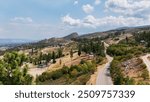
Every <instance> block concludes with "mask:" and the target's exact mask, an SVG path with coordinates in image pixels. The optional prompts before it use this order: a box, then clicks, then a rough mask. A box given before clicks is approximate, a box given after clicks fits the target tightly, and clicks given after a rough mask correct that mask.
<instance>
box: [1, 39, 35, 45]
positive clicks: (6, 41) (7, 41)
mask: <svg viewBox="0 0 150 102" xmlns="http://www.w3.org/2000/svg"><path fill="white" fill-rule="evenodd" d="M29 42H32V40H26V39H0V45H1V46H2V45H14V44H24V43H29Z"/></svg>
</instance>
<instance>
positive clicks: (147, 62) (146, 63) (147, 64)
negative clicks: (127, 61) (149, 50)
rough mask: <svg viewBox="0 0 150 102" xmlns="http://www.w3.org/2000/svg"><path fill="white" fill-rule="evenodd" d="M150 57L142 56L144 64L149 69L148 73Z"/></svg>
mask: <svg viewBox="0 0 150 102" xmlns="http://www.w3.org/2000/svg"><path fill="white" fill-rule="evenodd" d="M149 56H150V54H147V55H145V56H142V57H141V59H142V60H143V62H144V63H145V65H146V66H147V69H148V71H149V73H150V60H149V59H148V57H149Z"/></svg>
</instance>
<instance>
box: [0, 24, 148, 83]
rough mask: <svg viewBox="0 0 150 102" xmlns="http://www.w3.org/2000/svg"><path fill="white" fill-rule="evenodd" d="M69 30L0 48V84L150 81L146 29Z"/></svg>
mask: <svg viewBox="0 0 150 102" xmlns="http://www.w3.org/2000/svg"><path fill="white" fill-rule="evenodd" d="M144 28H145V27H143V28H141V27H140V28H138V27H135V28H124V29H115V30H110V31H106V32H96V33H91V34H85V35H81V36H80V35H78V34H77V33H72V34H70V35H68V36H65V37H62V38H50V39H44V40H41V41H37V42H30V43H25V44H21V45H17V46H15V47H12V48H9V49H5V50H1V60H0V84H4V85H5V84H6V85H11V84H15V85H16V84H17V85H24V84H25V85H27V84H29V85H31V84H37V85H141V84H142V85H149V84H150V79H149V74H150V64H149V63H150V60H149V57H150V54H149V53H150V42H149V40H150V38H149V36H150V30H149V29H147V27H146V29H144Z"/></svg>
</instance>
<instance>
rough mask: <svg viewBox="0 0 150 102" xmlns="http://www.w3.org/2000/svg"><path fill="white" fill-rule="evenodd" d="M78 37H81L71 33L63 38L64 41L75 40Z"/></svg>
mask: <svg viewBox="0 0 150 102" xmlns="http://www.w3.org/2000/svg"><path fill="white" fill-rule="evenodd" d="M78 36H79V35H78V33H76V32H74V33H71V34H70V35H67V36H65V37H63V39H65V40H71V39H73V38H77V37H78Z"/></svg>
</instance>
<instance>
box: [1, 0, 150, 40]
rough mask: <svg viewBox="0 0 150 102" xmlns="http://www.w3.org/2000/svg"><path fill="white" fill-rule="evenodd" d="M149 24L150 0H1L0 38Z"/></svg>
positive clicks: (30, 37) (29, 36) (57, 34)
mask: <svg viewBox="0 0 150 102" xmlns="http://www.w3.org/2000/svg"><path fill="white" fill-rule="evenodd" d="M141 25H150V0H0V38H8V39H33V40H40V39H45V38H50V37H62V36H65V35H68V34H70V33H72V32H78V33H79V34H80V35H81V34H87V33H91V32H98V31H106V30H110V29H115V28H119V27H127V26H129V27H133V26H141Z"/></svg>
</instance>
